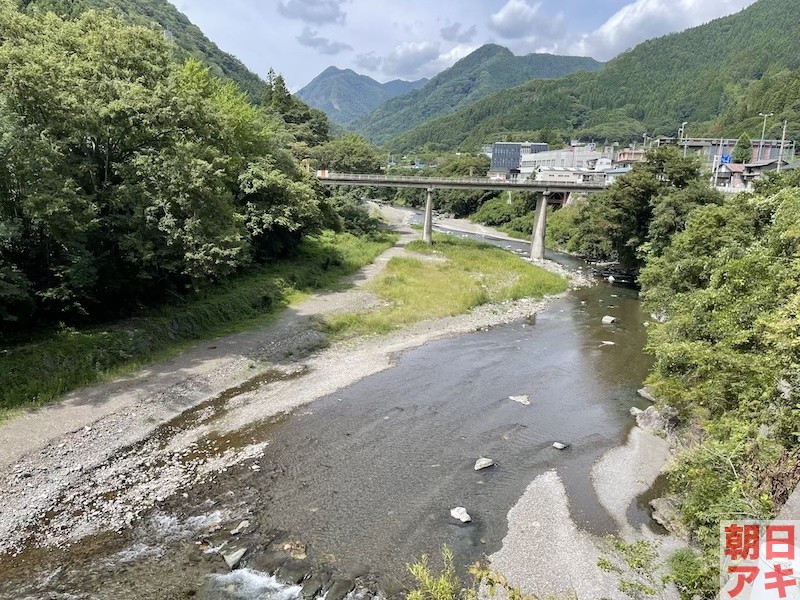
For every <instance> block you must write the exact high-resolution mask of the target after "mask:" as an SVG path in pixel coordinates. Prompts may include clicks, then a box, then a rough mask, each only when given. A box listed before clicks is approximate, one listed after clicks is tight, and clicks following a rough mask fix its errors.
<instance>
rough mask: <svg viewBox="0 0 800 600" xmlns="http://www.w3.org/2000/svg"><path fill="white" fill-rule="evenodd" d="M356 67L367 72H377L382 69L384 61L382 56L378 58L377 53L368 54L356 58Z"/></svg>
mask: <svg viewBox="0 0 800 600" xmlns="http://www.w3.org/2000/svg"><path fill="white" fill-rule="evenodd" d="M354 62H355V63H356V65H358V66H359V67H361V68H362V69H365V70H367V71H371V72H373V73H374V72H375V71H377V70H378V69H380V68H381V65H382V64H383V59H382V58H381V57H380V56H377V55H376V54H375V52H374V51H373V52H367V53H365V54H359V55H358V56H356V58H355V61H354Z"/></svg>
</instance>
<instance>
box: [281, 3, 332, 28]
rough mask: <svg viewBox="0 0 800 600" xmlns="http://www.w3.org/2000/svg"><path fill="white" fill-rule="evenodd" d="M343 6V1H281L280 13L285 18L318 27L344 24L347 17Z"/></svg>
mask: <svg viewBox="0 0 800 600" xmlns="http://www.w3.org/2000/svg"><path fill="white" fill-rule="evenodd" d="M342 4H343V0H281V1H280V2H278V12H279V13H280V14H281V15H283V16H284V17H287V18H290V19H300V20H301V21H305V22H306V23H315V24H317V25H325V24H328V23H344V20H345V17H346V16H347V15H346V14H345V12H344V11H343V10H342Z"/></svg>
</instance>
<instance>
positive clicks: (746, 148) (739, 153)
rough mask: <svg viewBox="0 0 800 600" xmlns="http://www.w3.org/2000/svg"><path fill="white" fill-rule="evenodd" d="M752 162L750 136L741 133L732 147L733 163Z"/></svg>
mask: <svg viewBox="0 0 800 600" xmlns="http://www.w3.org/2000/svg"><path fill="white" fill-rule="evenodd" d="M751 160H753V141H752V140H751V139H750V136H749V135H747V134H746V133H743V134H742V135H741V136H740V137H739V139H738V140H737V141H736V145H735V146H734V147H733V162H735V163H748V162H750V161H751Z"/></svg>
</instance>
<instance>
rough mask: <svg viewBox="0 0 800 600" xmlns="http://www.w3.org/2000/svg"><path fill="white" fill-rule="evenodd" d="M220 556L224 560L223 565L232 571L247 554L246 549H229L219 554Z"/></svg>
mask: <svg viewBox="0 0 800 600" xmlns="http://www.w3.org/2000/svg"><path fill="white" fill-rule="evenodd" d="M220 554H221V555H222V558H223V559H225V564H226V565H228V568H229V569H230V570H231V571H233V570H234V569H235V568H236V567H238V566H239V561H241V560H242V558H243V557H244V555H245V554H247V548H231V549H230V550H225V551H222V552H220Z"/></svg>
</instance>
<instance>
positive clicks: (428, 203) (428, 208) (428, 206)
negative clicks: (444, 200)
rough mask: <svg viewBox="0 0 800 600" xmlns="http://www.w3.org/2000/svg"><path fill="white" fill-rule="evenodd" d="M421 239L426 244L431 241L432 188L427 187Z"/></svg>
mask: <svg viewBox="0 0 800 600" xmlns="http://www.w3.org/2000/svg"><path fill="white" fill-rule="evenodd" d="M422 241H423V242H425V243H426V244H432V243H433V188H428V195H427V198H426V199H425V223H424V225H423V226H422Z"/></svg>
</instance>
